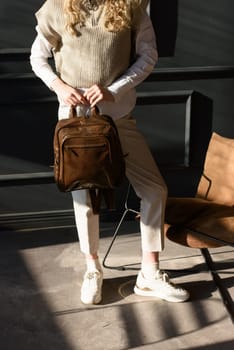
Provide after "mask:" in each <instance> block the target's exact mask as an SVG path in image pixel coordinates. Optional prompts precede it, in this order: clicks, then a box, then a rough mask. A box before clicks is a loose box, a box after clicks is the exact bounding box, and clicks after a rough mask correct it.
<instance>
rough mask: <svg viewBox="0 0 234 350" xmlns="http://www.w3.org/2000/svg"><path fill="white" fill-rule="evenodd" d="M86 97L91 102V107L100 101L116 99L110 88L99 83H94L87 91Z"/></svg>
mask: <svg viewBox="0 0 234 350" xmlns="http://www.w3.org/2000/svg"><path fill="white" fill-rule="evenodd" d="M84 98H85V99H86V100H87V101H88V102H89V104H90V107H94V106H95V105H96V104H97V103H98V102H100V101H109V102H114V101H115V99H114V96H113V95H112V93H111V92H110V91H109V90H108V89H106V88H104V87H102V86H100V85H97V84H95V85H92V86H91V87H90V88H89V89H87V90H86V91H85V93H84Z"/></svg>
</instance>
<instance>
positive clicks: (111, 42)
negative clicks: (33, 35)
mask: <svg viewBox="0 0 234 350" xmlns="http://www.w3.org/2000/svg"><path fill="white" fill-rule="evenodd" d="M104 12H105V8H104V6H100V7H99V9H98V10H96V11H90V17H89V18H88V20H87V22H86V24H85V26H83V27H81V28H79V32H80V35H71V34H69V33H68V32H67V31H66V30H65V20H64V14H63V0H47V1H46V2H45V3H44V5H43V6H42V7H41V8H40V10H39V11H38V12H37V13H36V18H37V21H38V25H39V28H40V30H41V32H42V33H43V35H44V36H45V37H46V38H47V40H48V41H49V42H50V43H51V44H52V45H53V47H54V49H53V54H54V58H55V65H56V70H57V72H58V75H59V76H60V77H61V79H62V80H63V81H65V82H66V83H67V84H69V85H71V86H73V87H76V88H79V87H84V88H86V87H90V86H91V85H93V84H101V85H103V86H109V85H110V84H111V83H112V82H113V81H114V80H115V79H116V78H118V77H119V76H120V75H121V74H123V73H124V72H125V71H126V69H127V68H128V67H129V64H130V55H131V29H124V30H122V31H120V32H108V31H107V30H106V29H105V28H104V26H103V21H104Z"/></svg>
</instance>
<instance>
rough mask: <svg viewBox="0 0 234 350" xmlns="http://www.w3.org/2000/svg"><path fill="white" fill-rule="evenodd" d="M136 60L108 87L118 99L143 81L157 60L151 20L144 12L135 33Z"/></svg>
mask: <svg viewBox="0 0 234 350" xmlns="http://www.w3.org/2000/svg"><path fill="white" fill-rule="evenodd" d="M136 57H137V58H136V61H135V62H134V63H133V65H132V66H130V67H129V69H128V70H127V71H126V72H125V73H124V74H123V75H122V76H121V77H119V78H118V79H117V80H116V81H114V82H113V83H112V84H111V85H110V86H109V87H108V89H109V90H110V91H111V92H112V94H113V95H114V96H115V100H116V101H118V100H119V99H120V98H121V96H123V94H125V93H126V92H127V91H128V90H129V89H132V88H134V87H136V86H137V85H139V84H140V83H141V82H143V81H144V80H145V79H146V78H147V76H148V75H149V74H150V73H151V72H152V70H153V69H154V66H155V64H156V62H157V60H158V52H157V47H156V38H155V33H154V29H153V26H152V22H151V20H150V18H149V16H148V15H147V14H146V13H145V14H144V16H143V18H142V21H141V24H140V27H139V28H138V31H137V35H136Z"/></svg>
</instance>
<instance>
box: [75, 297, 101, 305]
mask: <svg viewBox="0 0 234 350" xmlns="http://www.w3.org/2000/svg"><path fill="white" fill-rule="evenodd" d="M80 300H81V302H82V303H83V304H84V305H97V304H99V303H100V302H101V301H102V298H101V297H99V298H96V300H82V298H81V299H80Z"/></svg>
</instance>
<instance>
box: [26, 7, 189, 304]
mask: <svg viewBox="0 0 234 350" xmlns="http://www.w3.org/2000/svg"><path fill="white" fill-rule="evenodd" d="M147 2H148V1H144V0H125V1H123V0H47V1H46V2H45V3H44V5H43V6H42V7H41V8H40V10H39V11H38V12H37V13H36V18H37V22H38V25H37V27H36V29H37V37H36V39H35V41H34V43H33V45H32V52H31V65H32V69H33V71H34V72H35V74H36V75H37V76H39V77H40V78H41V79H42V80H43V81H44V83H45V84H46V85H47V86H48V87H49V88H50V89H52V90H53V91H54V92H55V93H56V95H57V97H58V101H59V113H58V114H59V119H62V118H67V117H68V114H69V108H70V106H76V109H77V114H78V115H82V114H84V113H85V111H86V110H87V108H89V106H95V105H97V106H98V108H99V110H100V112H101V113H104V114H108V115H110V116H111V117H112V118H113V120H114V121H115V123H116V125H117V128H118V131H119V135H120V140H121V144H122V148H123V152H124V153H125V154H128V156H127V158H126V175H127V177H128V179H129V181H130V182H131V184H132V185H133V187H134V189H135V191H136V193H137V195H138V196H139V198H141V221H140V228H141V241H142V243H141V245H142V264H141V270H140V272H139V274H138V277H137V281H136V285H135V288H134V292H135V293H136V294H139V295H145V296H155V297H159V298H162V299H165V300H168V301H173V302H180V301H185V300H187V299H188V297H189V295H188V292H187V291H185V290H183V289H182V288H179V287H176V286H175V285H174V284H172V283H171V282H170V280H169V278H168V276H167V275H166V274H165V273H164V272H162V271H161V270H160V269H159V252H160V251H162V250H163V248H164V242H163V236H164V235H163V226H164V208H165V201H166V196H167V189H166V186H165V183H164V181H163V179H162V177H161V175H160V172H159V170H158V168H157V166H156V164H155V161H154V159H153V157H152V155H151V153H150V151H149V148H148V146H147V145H146V142H145V140H144V138H143V137H142V135H141V134H140V133H139V131H138V130H137V129H136V123H135V120H134V119H133V118H132V116H131V112H132V110H133V109H134V107H135V103H136V92H135V87H136V86H137V85H138V84H140V83H141V82H142V81H143V80H144V79H145V78H146V77H147V76H148V75H149V74H150V73H151V71H152V69H153V68H154V66H155V63H156V61H157V50H156V44H155V36H154V32H153V29H152V24H151V21H150V19H149V17H148V15H147V14H146V11H145V8H146V4H147ZM52 55H53V57H54V60H55V66H56V73H55V72H54V71H53V70H52V68H51V66H50V65H49V64H48V58H49V57H51V56H52ZM72 197H73V203H74V212H75V219H76V225H77V231H78V235H79V241H80V248H81V251H82V252H83V253H84V255H85V260H86V265H87V271H86V273H85V275H84V280H83V283H82V287H81V301H82V302H83V303H85V304H97V303H99V302H100V301H101V298H102V282H103V271H102V268H101V264H100V262H99V259H98V243H99V217H98V215H94V214H93V212H92V209H91V205H90V198H89V194H88V191H86V190H81V191H73V192H72Z"/></svg>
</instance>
